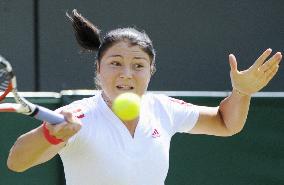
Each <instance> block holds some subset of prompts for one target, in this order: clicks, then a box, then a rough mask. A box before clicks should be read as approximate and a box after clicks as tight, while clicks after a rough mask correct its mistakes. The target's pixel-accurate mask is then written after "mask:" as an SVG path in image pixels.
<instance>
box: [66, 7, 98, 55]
mask: <svg viewBox="0 0 284 185" xmlns="http://www.w3.org/2000/svg"><path fill="white" fill-rule="evenodd" d="M66 16H67V17H68V18H69V20H70V21H71V23H72V26H73V30H74V34H75V37H76V40H77V42H78V44H79V45H80V46H81V47H82V48H83V49H86V50H88V51H98V49H99V47H100V45H101V39H100V30H99V29H98V28H97V27H96V26H95V25H93V23H91V22H90V21H89V20H87V19H86V18H85V17H83V16H82V15H81V14H79V13H78V11H77V10H76V9H74V10H73V11H72V13H71V15H69V14H68V13H66Z"/></svg>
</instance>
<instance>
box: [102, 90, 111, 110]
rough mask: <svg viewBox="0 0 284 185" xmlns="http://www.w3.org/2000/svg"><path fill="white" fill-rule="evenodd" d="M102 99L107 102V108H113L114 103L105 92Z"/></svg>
mask: <svg viewBox="0 0 284 185" xmlns="http://www.w3.org/2000/svg"><path fill="white" fill-rule="evenodd" d="M102 98H103V100H104V101H105V103H106V104H107V106H108V107H110V108H111V106H112V102H111V100H110V99H109V98H108V97H107V96H106V95H105V93H104V92H102Z"/></svg>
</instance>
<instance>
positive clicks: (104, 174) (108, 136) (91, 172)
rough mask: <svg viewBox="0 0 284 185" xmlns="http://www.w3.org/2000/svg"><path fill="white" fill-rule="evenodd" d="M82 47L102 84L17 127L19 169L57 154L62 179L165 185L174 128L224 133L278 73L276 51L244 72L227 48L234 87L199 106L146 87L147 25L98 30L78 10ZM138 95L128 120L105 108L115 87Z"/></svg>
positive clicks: (13, 157) (84, 184)
mask: <svg viewBox="0 0 284 185" xmlns="http://www.w3.org/2000/svg"><path fill="white" fill-rule="evenodd" d="M69 18H70V20H71V21H72V23H73V28H74V32H75V36H76V39H77V41H78V43H79V44H80V46H81V47H83V48H84V49H86V50H90V51H95V52H97V60H96V67H97V74H96V79H97V81H98V85H99V86H100V88H101V91H100V92H99V93H97V94H96V95H95V96H93V97H90V98H85V99H82V100H79V101H75V102H73V103H71V104H69V105H67V106H64V107H62V108H60V109H58V110H57V111H58V112H61V114H63V115H64V116H65V118H66V120H67V121H66V122H64V123H62V124H59V125H51V124H50V123H43V124H42V125H41V126H39V127H38V128H36V129H34V130H32V131H30V132H28V133H26V134H23V135H22V136H20V137H19V138H18V139H17V141H16V142H15V144H14V146H13V147H12V148H11V151H10V154H9V157H8V161H7V165H8V167H9V168H10V169H11V170H13V171H16V172H22V171H25V170H27V169H29V168H31V167H33V166H35V165H38V164H41V163H44V162H46V161H48V160H50V159H51V158H53V157H54V156H55V155H56V154H59V155H60V157H61V159H62V161H63V165H64V171H65V178H66V183H67V185H79V184H80V185H163V184H164V181H165V179H166V176H167V172H168V168H169V148H170V141H171V138H172V136H173V135H174V134H176V133H189V134H206V135H214V136H221V137H227V136H232V135H234V134H237V133H239V132H240V131H241V130H242V128H243V127H244V124H245V122H246V118H247V115H248V110H249V104H250V99H251V95H252V94H253V93H256V92H258V91H259V90H261V89H262V88H263V87H265V86H266V85H267V83H268V82H269V81H270V80H271V79H272V78H273V76H274V75H275V74H276V73H277V70H278V67H279V63H280V60H281V58H282V55H281V53H280V52H277V53H275V54H274V55H273V56H272V57H269V56H270V55H271V54H272V50H271V49H267V50H265V51H264V52H263V53H262V54H261V55H260V56H259V58H258V59H257V60H256V61H255V63H254V64H253V65H252V66H251V67H250V68H249V69H247V70H245V71H238V69H237V61H236V58H235V56H234V55H233V54H230V55H229V64H230V66H231V71H230V76H231V82H232V93H231V94H230V96H228V97H226V98H225V99H224V100H223V101H221V102H220V105H219V106H218V107H206V106H198V105H193V104H190V103H186V102H184V101H181V100H177V99H174V98H171V97H168V96H166V95H162V94H151V93H148V92H147V87H148V84H149V82H150V79H151V75H152V74H153V73H154V72H155V50H154V48H153V45H152V41H151V40H150V39H149V37H148V36H147V34H146V33H145V32H140V31H138V30H137V29H134V28H119V29H115V30H112V31H110V32H108V33H107V34H106V35H105V36H104V37H101V35H100V32H99V30H98V29H97V27H96V26H94V25H93V24H92V23H91V22H90V21H88V20H87V19H85V18H84V17H83V16H82V15H80V14H79V13H78V12H77V11H76V10H74V11H73V12H72V14H71V15H69ZM124 92H133V93H136V94H138V95H139V96H141V97H142V103H141V112H140V115H139V117H138V118H137V119H135V120H132V121H122V120H120V119H119V118H118V117H117V116H116V115H115V114H114V113H113V112H112V110H111V105H112V102H113V100H114V99H115V98H116V97H117V96H118V95H119V94H121V93H124Z"/></svg>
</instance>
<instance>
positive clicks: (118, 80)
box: [97, 41, 151, 101]
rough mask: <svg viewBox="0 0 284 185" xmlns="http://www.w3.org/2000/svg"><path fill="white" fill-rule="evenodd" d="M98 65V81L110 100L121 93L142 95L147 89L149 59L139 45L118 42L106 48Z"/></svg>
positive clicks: (149, 75) (149, 73)
mask: <svg viewBox="0 0 284 185" xmlns="http://www.w3.org/2000/svg"><path fill="white" fill-rule="evenodd" d="M97 64H98V63H97ZM99 65H100V66H98V68H97V69H98V71H97V74H98V79H99V83H100V86H101V88H102V90H103V93H104V94H105V95H106V96H107V98H108V99H109V100H110V101H113V100H114V99H115V98H116V97H117V96H118V95H119V94H121V93H125V92H133V93H136V94H137V95H139V96H142V95H143V94H144V93H145V91H146V90H147V87H148V84H149V82H150V78H151V61H150V57H149V55H148V54H147V53H145V52H144V51H143V50H142V49H140V47H139V46H137V45H134V46H131V45H130V44H129V43H127V42H123V41H121V42H118V43H116V44H114V45H113V46H111V47H110V48H109V49H107V51H106V52H105V53H104V55H103V57H102V59H101V62H100V64H99Z"/></svg>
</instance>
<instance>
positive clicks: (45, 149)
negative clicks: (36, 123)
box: [7, 112, 81, 172]
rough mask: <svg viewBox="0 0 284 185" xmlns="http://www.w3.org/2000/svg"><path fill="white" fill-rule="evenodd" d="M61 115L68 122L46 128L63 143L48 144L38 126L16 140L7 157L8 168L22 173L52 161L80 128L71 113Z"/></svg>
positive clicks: (41, 129)
mask: <svg viewBox="0 0 284 185" xmlns="http://www.w3.org/2000/svg"><path fill="white" fill-rule="evenodd" d="M63 114H64V116H65V118H66V119H67V120H68V122H65V123H61V124H58V125H54V126H53V125H50V124H48V125H47V126H48V130H49V132H50V134H51V135H53V136H55V137H56V138H60V139H63V140H64V142H62V143H60V144H58V145H52V144H50V143H49V142H48V141H47V140H46V138H45V137H44V134H43V127H42V126H40V127H38V128H36V129H34V130H32V131H30V132H28V133H26V134H23V135H22V136H20V137H19V138H18V139H17V141H16V142H15V144H14V145H13V147H12V148H11V150H10V153H9V156H8V160H7V166H8V168H9V169H11V170H13V171H16V172H23V171H25V170H27V169H29V168H31V167H33V166H36V165H38V164H41V163H44V162H46V161H48V160H50V159H52V158H53V157H54V156H55V155H56V154H57V153H58V152H59V150H60V149H62V148H63V147H64V146H65V143H66V142H67V140H68V139H69V138H70V137H71V136H73V135H74V134H75V133H77V132H78V131H79V130H80V128H81V123H80V121H79V120H77V119H76V118H74V117H72V114H71V113H67V112H65V113H63Z"/></svg>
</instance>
